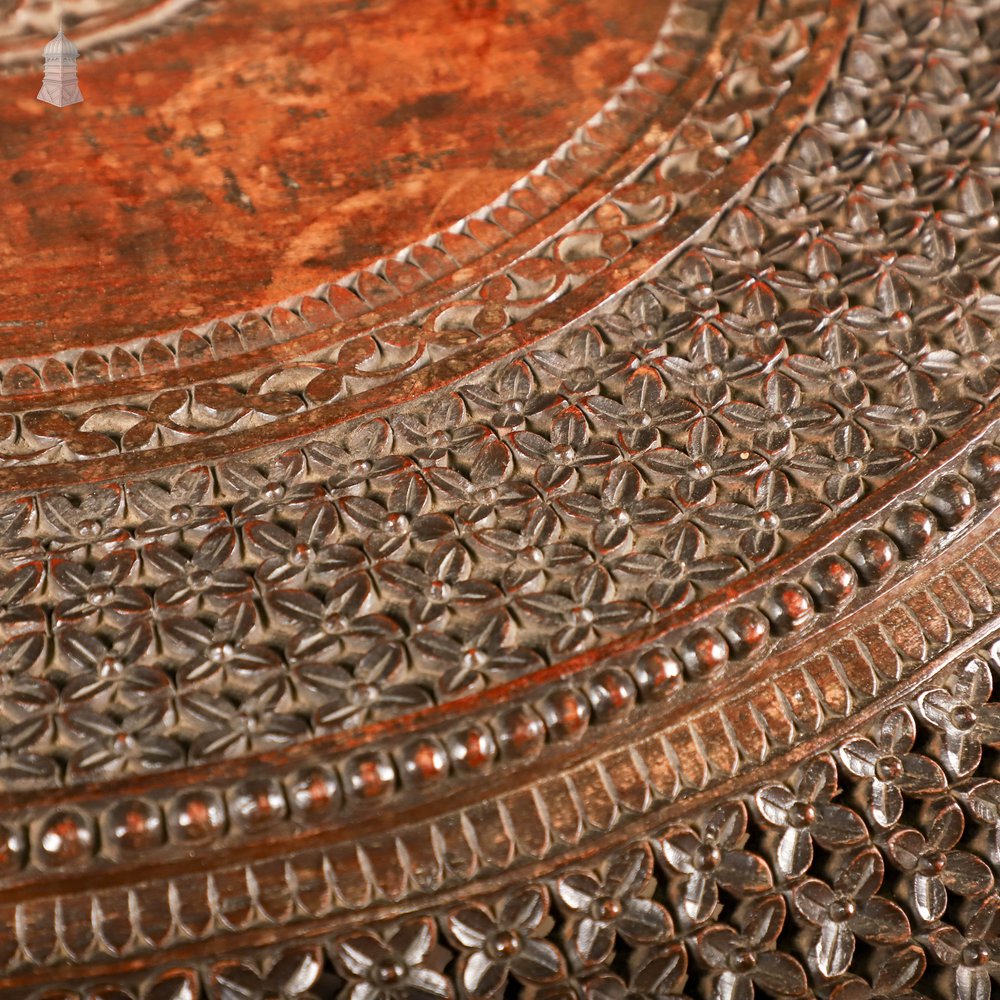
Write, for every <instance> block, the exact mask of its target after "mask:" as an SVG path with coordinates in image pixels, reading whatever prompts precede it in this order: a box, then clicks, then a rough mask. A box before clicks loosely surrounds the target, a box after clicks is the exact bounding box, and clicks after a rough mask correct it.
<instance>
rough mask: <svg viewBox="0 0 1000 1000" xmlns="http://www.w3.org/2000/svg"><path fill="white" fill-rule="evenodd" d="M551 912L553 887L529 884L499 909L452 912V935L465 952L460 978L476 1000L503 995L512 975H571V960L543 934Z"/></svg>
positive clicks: (552, 978) (540, 979) (527, 979)
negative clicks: (566, 960)
mask: <svg viewBox="0 0 1000 1000" xmlns="http://www.w3.org/2000/svg"><path fill="white" fill-rule="evenodd" d="M548 911H549V894H548V890H547V889H545V887H544V886H537V885H529V886H526V887H525V888H523V889H519V890H516V891H515V892H513V893H511V894H510V895H509V896H507V897H506V898H505V899H504V900H503V901H502V902H500V903H499V904H498V905H497V907H496V909H495V910H493V911H491V910H490V909H487V908H486V907H485V906H483V905H482V904H481V903H470V904H468V905H466V906H461V907H459V908H458V909H456V910H453V911H452V912H451V913H449V914H448V918H447V919H448V934H449V936H450V937H451V938H452V939H453V940H454V942H455V944H456V945H457V946H458V947H459V948H460V949H461V952H462V955H461V958H460V959H459V964H458V978H459V980H460V982H461V984H462V988H463V989H464V990H465V992H466V994H467V995H468V997H469V998H470V1000H486V998H489V997H495V996H501V995H503V990H504V988H505V987H506V985H507V981H508V977H509V976H511V975H513V976H514V978H515V979H518V980H520V981H521V982H524V983H554V982H559V981H560V980H561V979H563V978H564V977H565V975H566V962H565V959H564V958H563V956H562V954H560V952H559V950H558V949H557V948H556V947H555V945H553V944H552V943H551V942H549V941H546V940H544V939H543V938H542V937H541V935H540V928H541V927H542V926H543V924H544V922H545V921H546V919H547V918H548Z"/></svg>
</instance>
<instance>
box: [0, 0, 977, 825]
mask: <svg viewBox="0 0 1000 1000" xmlns="http://www.w3.org/2000/svg"><path fill="white" fill-rule="evenodd" d="M845 6H846V5H845ZM848 20H849V19H845V20H842V21H841V27H846V25H847V23H848ZM821 52H822V53H823V55H824V57H825V60H826V61H827V62H829V61H830V60H831V59H832V58H833V57H834V56H835V54H836V53H835V52H833V51H831V49H830V46H826V47H825V48H824V49H821ZM795 96H796V95H794V94H792V95H786V96H785V98H783V99H782V103H783V104H784V103H786V102H787V103H791V104H792V111H793V113H792V114H791V115H789V116H788V117H792V118H793V119H797V118H801V117H802V116H803V115H804V113H805V111H806V110H807V109H808V102H807V101H805V100H804V98H803V96H802V95H797V97H798V99H797V100H793V98H794V97H795ZM770 131H771V132H772V133H773V132H774V131H775V129H774V127H773V126H772V127H771V128H770ZM773 153H774V150H772V151H771V155H773ZM980 433H982V431H980ZM942 449H943V451H942V453H941V454H939V453H938V452H935V456H936V457H938V459H939V461H938V462H935V463H933V464H934V467H935V468H936V467H937V466H939V465H940V464H942V463H943V462H944V461H947V460H948V457H949V455H948V452H950V451H952V450H954V449H953V448H952V449H945V448H944V446H942ZM914 471H916V470H914ZM930 474H931V471H929V470H927V469H926V468H921V469H920V476H919V477H918V480H919V479H923V478H926V477H927V476H929V475H930ZM911 478H913V477H911ZM869 499H872V498H869ZM865 506H871V504H868V505H865V504H864V503H862V504H859V505H858V507H857V508H854V509H853V510H852V512H851V513H852V514H854V515H855V518H853V519H857V518H856V515H857V514H858V513H861V511H859V508H862V507H865ZM879 506H880V505H876V509H879ZM832 531H833V529H832V528H830V529H828V532H827V533H828V534H829V533H831V532H832ZM797 554H798V553H797V552H795V551H793V552H792V553H789V554H788V557H786V558H785V559H783V560H778V561H777V562H779V563H782V562H789V561H792V560H793V557H794V556H795V555H797ZM801 558H804V557H803V556H801V555H800V557H799V559H798V560H795V561H801ZM693 608H694V606H692V609H693ZM686 610H688V609H686ZM710 610H711V609H709V611H710ZM703 613H707V612H703ZM674 627H677V626H676V623H675V622H670V623H668V624H667V625H666V626H664V624H663V623H660V625H659V626H654V627H652V628H654V629H655V630H656V634H659V633H662V632H663V631H665V630H669V629H671V628H674ZM649 631H650V629H647V630H646V632H649ZM645 640H648V636H640V637H638V641H639V642H642V641H645ZM624 644H625V645H627V646H628V647H630V648H631V647H634V646H635V645H636V640H635V638H634V637H627V639H626V640H625V642H624ZM614 645H615V647H620V646H622V645H623V642H622V641H619V642H618V643H616V644H614ZM610 651H611V648H610V647H601V648H599V649H597V650H592V651H590V652H589V653H587V654H581V656H580V657H576V658H574V659H573V660H571V661H564V663H563V664H558V665H556V666H555V667H553V668H550V669H549V670H548V671H545V672H544V673H545V674H546V676H545V677H544V679H543V680H541V681H538V679H537V675H536V676H533V677H532V678H530V679H529V680H530V681H531V684H530V687H535V686H538V684H539V683H546V682H548V681H550V680H554V679H559V678H560V677H562V676H565V675H566V674H567V673H568V672H569V671H570V670H574V671H576V670H579V669H582V668H583V667H585V666H587V665H589V663H590V662H593V661H594V660H595V659H596V658H598V657H601V656H606V655H608V653H609V652H610ZM581 660H583V661H584V662H582V663H581V662H580V661H581ZM528 686H529V685H525V684H516V683H515V684H511V685H509V686H507V687H508V690H507V691H501V690H499V689H496V690H495V692H494V697H493V698H492V699H490V700H491V701H498V700H499V698H500V696H501V695H503V694H505V693H511V692H513V691H514V690H515V689H521V688H525V687H528ZM452 704H453V705H454V704H457V703H452ZM375 728H376V727H373V729H375ZM390 728H395V727H390V726H384V727H381V729H383V730H388V729H390ZM381 734H382V733H381V732H378V733H375V734H374V735H375V736H376V737H377V736H379V735H381ZM356 739H360V737H356ZM370 739H371V734H370V733H369V734H368V737H367V739H366V740H365V741H366V742H368V741H370ZM295 749H296V750H299V751H303V752H305V753H316V752H318V751H320V750H322V749H325V747H321V746H319V745H318V741H312V742H310V743H305V744H301V745H300V746H299V747H297V748H295ZM300 755H301V754H297V755H294V756H293V755H291V754H284V755H282V754H269V755H262V756H261V757H260V758H258V759H259V760H263V759H264V758H265V757H266V758H270V759H272V760H273V759H274V758H277V757H284V758H286V759H287V758H289V757H292V758H293V759H294V757H297V756H300ZM253 760H254V758H241V759H240V760H239V761H236V762H231V764H232V765H233V766H230V767H229V768H222V770H224V771H225V772H226V773H228V774H233V773H234V772H236V773H239V772H240V771H243V770H245V768H246V767H248V766H251V765H252V762H253ZM209 767H213V765H208V766H207V767H206V768H204V769H201V770H200V771H199V772H198V774H197V775H192V774H191V773H190V772H187V771H186V772H182V773H181V776H182V777H183V779H184V781H185V783H189V782H191V781H193V780H195V779H196V778H201V779H202V780H204V778H205V777H206V775H205V771H206V770H207V769H208V768H209ZM215 767H218V765H215ZM178 776H179V775H178V773H177V772H174V773H170V772H166V773H165V774H163V775H161V776H159V777H160V778H162V779H170V778H174V779H175V780H176V778H177V777H178ZM122 783H123V784H128V785H129V787H131V788H134V787H135V782H134V780H133V781H132V782H128V780H127V779H122ZM159 783H161V782H158V784H159ZM116 784H117V783H116ZM151 784H153V783H152V782H150V783H148V785H147V784H146V783H144V786H145V787H148V786H149V785H151ZM177 787H180V786H177ZM87 790H88V789H80V790H78V791H81V792H84V793H85V792H86V791H87ZM98 790H99V792H100V793H101V794H102V795H106V794H107V793H108V792H109V791H110V790H113V785H112V784H111V783H106V784H104V785H103V786H100V787H99V789H98ZM74 791H77V790H74ZM80 797H81V796H80V795H72V794H71V795H70V796H68V797H62V798H60V799H59V801H60V802H69V801H74V800H76V801H78V800H79V798H80ZM18 798H21V796H20V795H19V796H18ZM37 800H38V797H37V795H36V796H35V797H34V801H35V802H36V803H37ZM0 801H3V802H4V803H5V804H7V805H9V804H10V796H4V797H3V799H2V800H0Z"/></svg>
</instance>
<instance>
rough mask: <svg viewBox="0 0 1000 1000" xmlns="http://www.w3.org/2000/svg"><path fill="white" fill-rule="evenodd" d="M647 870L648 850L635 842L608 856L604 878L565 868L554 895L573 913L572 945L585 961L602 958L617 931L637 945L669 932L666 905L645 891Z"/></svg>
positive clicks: (649, 869) (650, 862)
mask: <svg viewBox="0 0 1000 1000" xmlns="http://www.w3.org/2000/svg"><path fill="white" fill-rule="evenodd" d="M652 874H653V854H652V851H651V850H650V849H649V846H648V845H646V844H640V845H638V846H636V847H633V848H629V849H628V850H627V851H625V852H623V853H622V854H621V855H620V856H619V857H617V858H616V859H615V860H614V861H612V863H611V865H610V867H609V868H608V871H607V873H606V874H605V876H604V877H603V879H597V878H595V877H594V876H593V875H590V874H588V873H586V872H570V873H569V874H567V875H564V876H563V877H562V878H561V879H560V880H559V885H558V889H557V892H558V894H559V898H560V899H561V900H562V902H563V904H564V905H565V906H566V908H567V909H568V910H569V911H570V912H571V913H572V914H573V916H574V917H575V920H574V922H573V924H572V928H571V941H572V946H573V950H574V952H575V953H576V955H577V956H578V957H579V959H580V961H581V962H583V964H584V965H593V964H596V963H599V962H603V961H605V960H606V959H607V957H608V956H609V955H610V954H611V951H612V949H613V948H614V946H615V938H616V937H617V936H618V935H620V936H621V937H623V938H624V939H625V940H626V941H628V942H629V943H631V944H634V945H642V944H652V943H654V942H656V941H662V940H663V939H664V938H666V937H667V936H668V935H669V934H670V932H671V930H672V925H671V921H670V917H669V915H668V914H667V911H666V910H665V909H664V908H663V906H661V905H660V904H659V903H657V902H654V901H653V900H651V899H648V898H647V896H646V889H647V887H649V885H650V881H651V878H652Z"/></svg>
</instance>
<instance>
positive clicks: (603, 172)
mask: <svg viewBox="0 0 1000 1000" xmlns="http://www.w3.org/2000/svg"><path fill="white" fill-rule="evenodd" d="M682 2H690V0H671V3H670V5H669V7H668V13H667V15H666V18H665V21H664V26H663V27H661V29H660V33H659V35H658V37H657V41H656V43H655V44H654V46H653V49H652V51H651V55H650V56H648V57H647V59H646V60H645V61H644V62H643V63H640V64H639V66H640V67H641V66H643V65H646V64H647V63H649V62H654V61H655V55H656V52H657V49H658V47H659V46H660V45H661V44H662V43H663V41H664V30H665V28H666V27H668V26H669V25H670V24H671V19H672V17H673V16H674V14H675V13H676V10H675V8H676V7H678V6H680V4H681V3H682ZM716 2H717V3H719V2H720V0H716ZM755 2H756V0H739V4H731V5H730V8H727V16H729V17H731V18H732V19H733V20H736V18H735V16H734V15H735V13H736V12H738V11H742V13H743V15H744V16H746V15H747V14H748V13H749V11H750V10H752V7H753V5H754V3H755ZM740 4H742V7H741V6H740ZM744 8H745V9H744ZM730 11H731V12H730ZM709 43H712V44H714V36H711V35H710V36H708V38H707V40H706V44H709ZM705 56H706V53H704V52H702V53H700V58H699V62H700V63H702V64H704V61H705ZM636 72H637V71H636V70H633V74H632V76H630V77H629V80H628V81H626V83H624V84H622V85H621V86H620V87H619V88H617V90H616V94H615V96H613V97H612V98H611V99H610V100H609V101H607V102H605V105H604V106H603V107H602V108H601V110H600V111H598V112H597V114H595V115H594V116H592V117H591V118H590V119H588V120H587V121H586V122H584V123H583V125H581V126H580V127H579V128H578V129H577V130H576V132H574V135H573V137H571V138H570V139H569V140H567V141H566V142H565V143H563V145H562V146H560V147H559V150H562V149H564V148H571V149H572V148H574V147H575V146H584V147H585V148H587V149H591V150H593V149H603V148H604V147H601V146H600V145H598V144H597V142H596V141H594V140H589V139H588V140H584V139H577V138H576V136H577V135H578V134H581V133H587V132H588V130H589V129H591V128H593V127H595V126H599V125H600V124H601V118H602V116H611V115H614V114H616V113H617V106H616V102H617V101H618V100H619V98H620V97H622V96H623V95H624V96H626V97H627V95H628V94H629V93H630V92H631V91H632V90H633V89H634V90H641V91H644V92H646V93H648V94H650V96H651V97H653V98H658V99H659V103H658V105H657V107H656V108H655V110H653V111H651V112H649V113H648V114H647V115H646V117H645V119H644V121H643V122H642V125H641V132H640V134H639V135H638V138H635V137H634V136H633V138H635V141H631V142H629V143H628V144H627V145H625V146H624V147H619V149H618V150H617V151H615V150H612V154H611V156H610V159H611V162H612V166H611V168H610V169H608V168H607V167H605V166H604V165H603V164H602V165H601V166H600V167H594V168H593V171H592V174H591V175H590V176H589V177H588V178H587V180H586V182H585V183H584V184H583V186H582V187H581V188H579V189H578V190H576V191H570V193H569V194H568V195H567V196H566V198H565V199H564V200H563V201H561V202H558V203H557V204H556V206H555V207H554V208H553V209H552V210H550V211H547V212H545V213H544V214H542V215H540V216H539V217H538V218H536V219H534V220H533V221H532V222H531V223H530V224H529V225H526V226H525V227H524V228H523V229H521V230H519V231H517V232H516V233H514V234H512V235H511V236H509V238H508V239H506V240H504V241H502V242H501V243H500V244H498V245H497V246H495V247H493V248H485V247H484V252H483V253H482V254H481V255H480V256H479V257H477V258H476V259H475V260H474V261H472V262H470V263H469V264H461V263H460V262H459V261H457V260H456V261H454V264H455V266H454V269H453V270H450V271H448V272H447V273H446V274H444V275H443V276H441V277H440V278H435V279H433V280H430V281H429V282H428V283H426V284H425V285H422V286H420V287H419V288H417V289H416V290H415V291H413V292H410V293H408V294H405V295H403V296H401V297H400V298H399V299H398V301H393V302H389V303H386V304H383V305H378V306H368V311H367V312H365V313H363V314H361V315H360V316H358V317H355V318H353V319H349V320H343V321H341V322H338V323H335V324H332V325H330V326H324V327H320V328H318V329H316V330H313V331H310V332H309V333H305V334H299V335H296V336H294V337H290V338H288V339H287V340H283V341H279V342H277V343H275V344H272V345H269V346H267V347H263V348H257V349H254V350H251V351H245V352H243V353H241V354H238V355H234V356H232V357H222V358H215V359H213V360H212V361H205V362H196V363H194V364H190V365H185V366H183V367H180V368H175V369H169V370H166V371H162V372H151V373H148V374H145V375H141V376H137V377H131V378H125V379H121V380H116V381H113V382H112V383H110V385H111V386H113V387H114V388H115V390H116V394H115V396H114V397H110V398H114V399H127V398H128V394H131V395H132V396H134V395H136V394H139V393H143V392H156V391H159V390H162V389H166V388H170V387H172V386H173V385H174V384H175V383H176V380H177V378H178V376H184V377H185V380H186V383H187V384H193V383H194V382H200V381H207V380H210V379H213V378H219V377H223V376H229V375H232V374H234V373H235V372H241V373H246V374H249V373H251V372H253V371H254V370H256V369H259V368H261V367H263V366H264V365H265V364H267V363H269V362H270V363H273V362H287V361H289V360H292V359H297V358H304V356H305V355H306V354H309V353H312V352H316V351H319V350H323V349H326V348H329V347H332V346H335V345H337V344H342V343H345V342H347V341H349V340H351V339H353V338H356V337H361V336H365V335H371V334H373V333H377V332H378V331H379V330H380V329H384V328H385V327H389V326H394V325H398V324H400V323H401V322H404V321H405V320H407V319H409V318H411V317H412V316H413V315H414V314H415V313H418V312H423V311H432V310H434V309H435V308H436V307H439V306H440V305H442V304H443V303H446V302H448V301H451V300H452V299H456V298H462V297H463V296H464V294H465V293H466V291H468V290H469V289H470V288H474V287H475V286H476V285H478V284H481V283H482V282H485V281H488V280H489V279H490V278H492V277H495V276H496V275H497V274H500V273H503V271H504V270H505V269H507V268H509V267H511V266H513V265H514V264H516V263H518V262H519V261H522V260H525V259H529V260H530V259H532V256H531V255H532V253H533V252H534V251H535V250H536V249H537V248H538V246H540V245H542V244H544V243H547V242H549V241H550V240H555V239H557V238H558V237H559V236H560V235H562V234H563V233H564V232H566V231H568V230H569V229H570V227H571V226H572V224H573V223H574V222H575V221H577V220H579V219H582V218H583V217H585V216H586V215H587V214H588V213H590V212H592V211H593V210H594V208H595V207H597V206H600V205H601V204H603V203H604V202H606V201H607V200H609V199H610V198H611V197H613V194H614V191H615V190H617V189H618V188H620V187H622V186H625V185H627V184H629V183H631V180H632V178H634V177H635V176H636V175H637V174H639V173H640V172H641V171H642V170H643V169H644V168H645V166H646V165H647V163H648V162H649V161H650V160H651V159H653V158H654V157H655V153H653V154H645V147H646V146H647V142H646V139H647V137H648V136H649V135H650V134H652V133H653V132H654V131H655V130H657V129H660V128H661V127H662V126H661V125H660V123H659V122H658V121H656V120H655V116H656V115H657V114H658V113H660V112H662V111H663V110H664V105H665V104H666V102H667V101H668V100H669V99H670V98H671V97H672V94H673V92H672V91H671V92H668V93H666V94H659V93H657V92H655V91H646V88H644V87H643V86H642V85H641V84H637V83H636V84H635V85H634V86H633V84H634V78H635V73H636ZM706 86H707V84H706ZM679 106H680V107H683V106H684V102H683V101H681V102H679ZM669 107H670V108H671V109H672V108H673V104H672V103H671V104H670V106H669ZM559 150H557V151H556V152H555V153H553V154H552V156H550V157H549V158H548V159H547V160H545V161H543V163H542V164H540V165H539V166H538V167H536V168H535V170H534V171H532V173H530V174H527V175H525V177H524V178H522V179H521V180H520V181H517V182H515V183H514V184H513V185H511V187H510V188H509V189H508V190H507V191H505V192H504V193H503V195H501V196H500V198H498V199H496V200H495V201H493V202H491V203H490V204H489V205H486V206H483V207H482V208H481V209H479V210H477V211H476V212H473V213H470V214H469V215H467V216H465V217H464V219H462V220H461V222H460V223H459V224H462V223H468V222H470V221H471V220H474V219H477V218H479V215H480V213H482V212H484V211H487V210H489V209H495V208H498V207H500V208H503V207H507V205H506V202H507V200H508V199H509V197H510V195H511V194H512V193H513V192H515V191H517V190H519V188H520V186H521V184H522V182H524V181H529V180H531V179H532V178H535V177H538V176H541V177H545V178H547V179H548V180H551V181H553V182H555V183H557V184H559V185H561V186H562V187H566V184H565V183H564V182H563V181H562V180H561V179H559V178H558V177H557V176H553V175H552V174H541V175H540V174H539V171H541V170H542V169H543V167H545V166H546V165H547V164H550V163H555V164H557V165H558V164H560V163H561V162H562V161H561V160H557V159H556V157H557V156H558V154H559ZM616 152H617V159H615V154H616ZM637 154H639V155H638V156H637ZM642 155H646V158H645V159H642V158H641V157H642ZM606 181H610V182H611V183H612V187H611V189H610V190H609V191H606V192H605V193H604V194H603V195H601V196H600V197H598V198H597V199H596V200H591V197H592V195H593V194H594V188H596V187H597V186H598V185H603V184H604V182H606ZM529 189H530V188H529ZM554 223H555V224H557V228H556V229H555V230H553V229H552V225H553V224H554ZM451 231H452V230H448V232H451ZM437 235H438V236H442V235H443V234H442V233H438V234H437ZM422 245H424V244H423V243H421V244H411V245H410V246H409V247H406V248H405V249H404V250H403V251H400V254H404V253H407V252H408V251H412V250H413V249H414V248H415V247H416V246H422ZM511 252H513V256H511ZM399 256H400V255H399V254H397V255H396V256H394V257H391V258H382V259H381V260H379V261H376V262H375V263H374V264H372V265H371V266H370V267H368V268H365V269H363V270H361V271H356V272H352V273H351V274H348V275H346V276H345V277H346V278H354V279H357V278H358V277H359V276H360V275H362V274H366V273H378V269H379V267H380V266H382V267H384V266H385V265H386V264H388V263H392V262H394V261H396V260H398V259H399ZM412 266H414V267H417V268H418V269H419V265H418V264H413V265H412ZM472 268H476V269H478V272H479V273H478V275H477V276H475V277H473V278H470V279H469V281H468V282H467V283H466V284H464V285H463V286H462V287H455V278H456V276H457V275H458V274H465V273H466V272H468V271H469V270H471V269H472ZM343 280H344V278H341V279H338V280H337V281H334V282H330V283H329V285H330V286H331V287H333V286H336V285H339V284H340V283H341V281H343ZM447 285H451V286H452V287H451V288H448V289H447V290H445V286H447ZM310 294H311V293H308V292H306V293H300V295H299V296H293V297H292V298H303V297H308V296H309V295H310ZM289 301H291V299H286V300H283V301H282V302H280V303H272V304H270V305H268V306H263V307H260V308H257V309H248V310H244V312H243V313H234V314H232V315H230V316H229V317H227V318H217V319H215V320H213V321H211V323H210V324H203V325H202V326H208V327H211V326H212V325H215V324H218V323H225V322H232V321H233V320H236V319H238V318H239V317H240V316H241V315H244V314H249V313H261V314H262V313H266V312H267V311H268V310H270V309H273V308H276V307H278V306H285V305H286V304H287V302H289ZM359 302H362V303H365V300H364V299H359ZM365 305H368V304H367V303H365ZM182 332H184V331H183V330H182V329H175V330H170V331H167V332H165V333H163V334H161V335H159V336H158V337H152V338H149V337H147V338H142V339H139V340H136V341H126V342H123V343H121V344H118V345H114V346H117V347H121V348H123V349H126V350H129V349H131V350H133V351H137V352H140V353H141V349H142V348H143V347H145V346H146V345H148V344H151V343H160V342H164V341H166V340H168V339H169V338H171V337H177V336H179V335H180V334H181V333H182ZM331 334H332V336H331ZM111 347H112V345H105V349H110V348H111ZM80 353H81V352H80V351H76V352H72V354H73V357H76V356H79V354H80ZM60 357H61V355H56V358H57V360H58V359H59V358H60ZM46 359H47V356H45V355H39V356H37V357H31V358H30V359H29V360H32V361H34V362H35V363H36V365H38V367H39V368H40V367H41V363H43V362H44V360H46ZM22 360H23V359H22ZM62 360H64V361H66V363H71V361H72V358H69V357H67V358H63V359H62ZM107 388H108V384H104V383H99V384H93V385H83V386H73V387H67V388H66V389H46V390H43V391H41V392H31V393H17V394H8V395H0V413H20V412H22V411H24V410H26V409H27V408H29V407H30V408H34V407H36V406H44V405H45V404H46V401H47V400H49V399H50V398H52V397H56V398H58V399H59V401H60V402H69V403H79V402H86V401H90V400H103V399H106V398H109V397H107V396H106V394H105V393H106V390H107Z"/></svg>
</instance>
